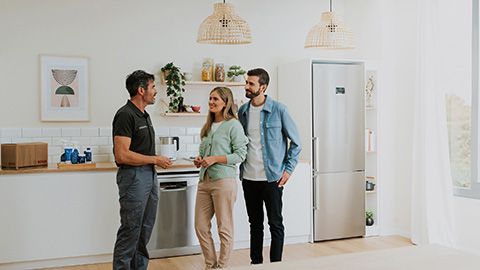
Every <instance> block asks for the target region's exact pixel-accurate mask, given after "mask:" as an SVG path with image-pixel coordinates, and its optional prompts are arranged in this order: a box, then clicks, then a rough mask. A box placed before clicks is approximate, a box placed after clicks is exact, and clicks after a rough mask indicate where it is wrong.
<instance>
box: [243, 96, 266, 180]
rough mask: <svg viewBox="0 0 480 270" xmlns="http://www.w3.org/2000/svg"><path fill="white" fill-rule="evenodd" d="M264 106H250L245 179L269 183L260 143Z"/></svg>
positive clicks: (244, 168) (244, 170)
mask: <svg viewBox="0 0 480 270" xmlns="http://www.w3.org/2000/svg"><path fill="white" fill-rule="evenodd" d="M262 108H263V105H262V106H259V107H255V106H253V105H252V104H250V110H249V114H248V127H247V133H248V134H247V137H248V140H249V143H248V147H247V159H246V160H245V163H244V166H243V178H244V179H247V180H253V181H267V176H266V175H265V167H264V166H263V154H262V144H261V141H260V127H261V125H262V123H261V122H260V112H261V111H262Z"/></svg>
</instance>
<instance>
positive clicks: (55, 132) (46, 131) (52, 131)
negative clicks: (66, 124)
mask: <svg viewBox="0 0 480 270" xmlns="http://www.w3.org/2000/svg"><path fill="white" fill-rule="evenodd" d="M61 136H62V129H61V128H42V137H61Z"/></svg>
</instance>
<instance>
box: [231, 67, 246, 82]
mask: <svg viewBox="0 0 480 270" xmlns="http://www.w3.org/2000/svg"><path fill="white" fill-rule="evenodd" d="M244 74H245V70H243V69H242V68H241V67H240V66H231V67H230V68H229V69H228V71H227V77H228V78H229V79H230V81H231V82H241V81H243V79H244V78H243V75H244Z"/></svg>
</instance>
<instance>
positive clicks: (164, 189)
mask: <svg viewBox="0 0 480 270" xmlns="http://www.w3.org/2000/svg"><path fill="white" fill-rule="evenodd" d="M186 190H187V188H186V187H180V188H162V187H161V188H160V191H161V192H176V191H186Z"/></svg>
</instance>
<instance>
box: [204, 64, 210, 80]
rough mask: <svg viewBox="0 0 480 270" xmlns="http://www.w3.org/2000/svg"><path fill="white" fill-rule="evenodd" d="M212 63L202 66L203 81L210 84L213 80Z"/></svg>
mask: <svg viewBox="0 0 480 270" xmlns="http://www.w3.org/2000/svg"><path fill="white" fill-rule="evenodd" d="M211 70H212V69H211V67H210V63H203V65H202V81H205V82H209V81H211V80H212V72H211Z"/></svg>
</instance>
